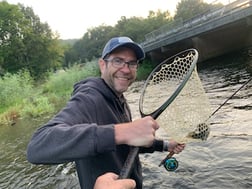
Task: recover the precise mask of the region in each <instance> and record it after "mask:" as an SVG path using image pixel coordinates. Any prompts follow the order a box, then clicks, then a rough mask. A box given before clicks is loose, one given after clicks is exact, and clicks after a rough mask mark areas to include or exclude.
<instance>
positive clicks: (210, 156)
mask: <svg viewBox="0 0 252 189" xmlns="http://www.w3.org/2000/svg"><path fill="white" fill-rule="evenodd" d="M243 56H245V57H246V58H243ZM202 65H203V64H202ZM202 65H201V66H198V73H199V76H200V78H201V80H202V83H203V86H204V89H205V91H206V93H207V96H208V98H209V101H210V104H211V106H212V109H213V110H215V109H216V108H218V107H219V106H220V105H221V104H222V103H223V102H224V101H225V100H226V99H227V98H229V97H230V96H231V95H232V94H233V93H234V91H235V90H236V89H238V88H239V87H240V86H241V85H242V84H243V83H244V82H246V81H247V80H248V79H249V78H250V77H251V75H252V57H250V58H249V57H247V55H242V56H241V55H240V54H236V55H234V54H232V55H226V56H224V57H221V58H218V59H215V60H211V61H208V62H206V63H204V66H202ZM139 86H141V83H136V84H135V85H134V88H132V89H131V91H130V93H128V100H129V103H130V106H131V108H132V113H133V117H137V116H139V115H138V99H139V95H140V93H139V92H140V89H139ZM251 86H252V82H250V83H248V84H247V85H246V86H245V87H244V88H242V89H241V90H240V91H239V92H238V93H237V94H236V95H235V96H234V97H233V98H232V99H230V100H229V101H228V102H227V103H226V104H225V105H224V106H223V107H222V108H221V109H220V110H219V111H218V112H217V113H216V114H215V115H214V116H213V118H212V119H211V124H210V127H211V132H210V136H209V138H208V140H206V141H203V142H194V143H188V144H187V146H186V148H185V150H184V151H183V152H182V153H180V154H179V155H176V156H175V157H176V158H177V160H178V162H179V167H178V169H177V170H176V171H174V172H167V171H166V170H165V169H164V168H163V167H158V164H159V162H160V161H161V160H162V159H163V158H164V157H165V156H166V154H163V153H158V152H156V153H154V154H144V155H140V158H141V161H142V163H143V175H144V188H145V189H151V188H153V189H154V188H155V189H156V188H161V189H162V188H188V189H189V188H195V189H199V188H216V189H217V188H218V189H229V188H236V189H240V188H241V189H243V188H244V189H245V188H252V116H251V115H252V114H251V112H252V89H251ZM48 119H49V118H44V120H20V121H19V122H18V123H17V124H16V125H14V126H8V127H7V126H4V127H0V160H1V161H0V189H42V188H43V189H64V188H65V189H78V188H79V184H78V179H77V175H76V172H75V168H74V164H73V163H68V164H62V165H50V166H49V165H32V164H30V163H28V162H27V160H26V156H25V154H26V146H27V143H28V141H29V139H30V137H31V135H32V133H33V132H34V131H35V130H36V128H38V127H39V125H41V124H42V123H43V122H45V121H47V120H48ZM164 137H165V136H164Z"/></svg>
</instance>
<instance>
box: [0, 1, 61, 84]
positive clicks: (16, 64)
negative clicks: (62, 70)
mask: <svg viewBox="0 0 252 189" xmlns="http://www.w3.org/2000/svg"><path fill="white" fill-rule="evenodd" d="M0 45H1V46H0V68H1V69H0V70H2V72H10V73H16V72H18V71H19V70H21V69H27V70H28V71H29V72H30V73H31V75H32V76H33V77H34V78H35V79H39V78H41V77H43V76H45V73H46V72H47V71H49V70H51V69H55V68H56V67H58V66H59V65H60V62H61V59H62V58H63V50H62V49H61V47H60V45H59V42H58V36H55V34H54V33H52V31H51V29H50V27H49V26H48V24H47V23H41V22H40V19H39V17H38V16H36V15H35V14H34V12H33V10H32V8H30V7H24V6H23V5H21V4H18V5H10V4H8V3H7V2H5V1H3V2H0Z"/></svg>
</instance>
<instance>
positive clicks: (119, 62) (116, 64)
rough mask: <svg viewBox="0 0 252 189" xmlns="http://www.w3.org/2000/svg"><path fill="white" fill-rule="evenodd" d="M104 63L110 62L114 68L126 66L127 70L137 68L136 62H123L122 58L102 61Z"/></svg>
mask: <svg viewBox="0 0 252 189" xmlns="http://www.w3.org/2000/svg"><path fill="white" fill-rule="evenodd" d="M104 61H105V62H111V63H112V66H114V67H115V68H123V67H124V66H125V64H127V65H128V68H129V69H130V70H136V69H137V67H138V60H131V61H128V62H126V61H124V60H123V59H122V58H118V57H115V58H112V59H104Z"/></svg>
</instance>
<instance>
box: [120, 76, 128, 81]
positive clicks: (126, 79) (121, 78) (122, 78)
mask: <svg viewBox="0 0 252 189" xmlns="http://www.w3.org/2000/svg"><path fill="white" fill-rule="evenodd" d="M118 79H120V80H125V81H128V80H129V79H128V78H125V77H118Z"/></svg>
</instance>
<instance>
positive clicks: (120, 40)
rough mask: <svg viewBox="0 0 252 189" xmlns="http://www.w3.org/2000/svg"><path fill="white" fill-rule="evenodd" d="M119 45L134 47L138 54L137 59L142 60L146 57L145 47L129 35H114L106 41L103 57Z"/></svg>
mask: <svg viewBox="0 0 252 189" xmlns="http://www.w3.org/2000/svg"><path fill="white" fill-rule="evenodd" d="M118 47H128V48H130V49H132V50H133V51H134V52H135V54H136V57H137V60H142V59H144V57H145V53H144V50H143V48H142V47H141V46H140V45H139V44H137V43H135V42H134V41H132V39H130V38H129V37H114V38H111V39H110V40H109V41H108V42H107V43H106V45H105V47H104V49H103V51H102V58H103V59H104V58H105V57H106V56H107V55H108V54H110V53H111V52H112V51H113V50H115V49H117V48H118Z"/></svg>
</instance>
